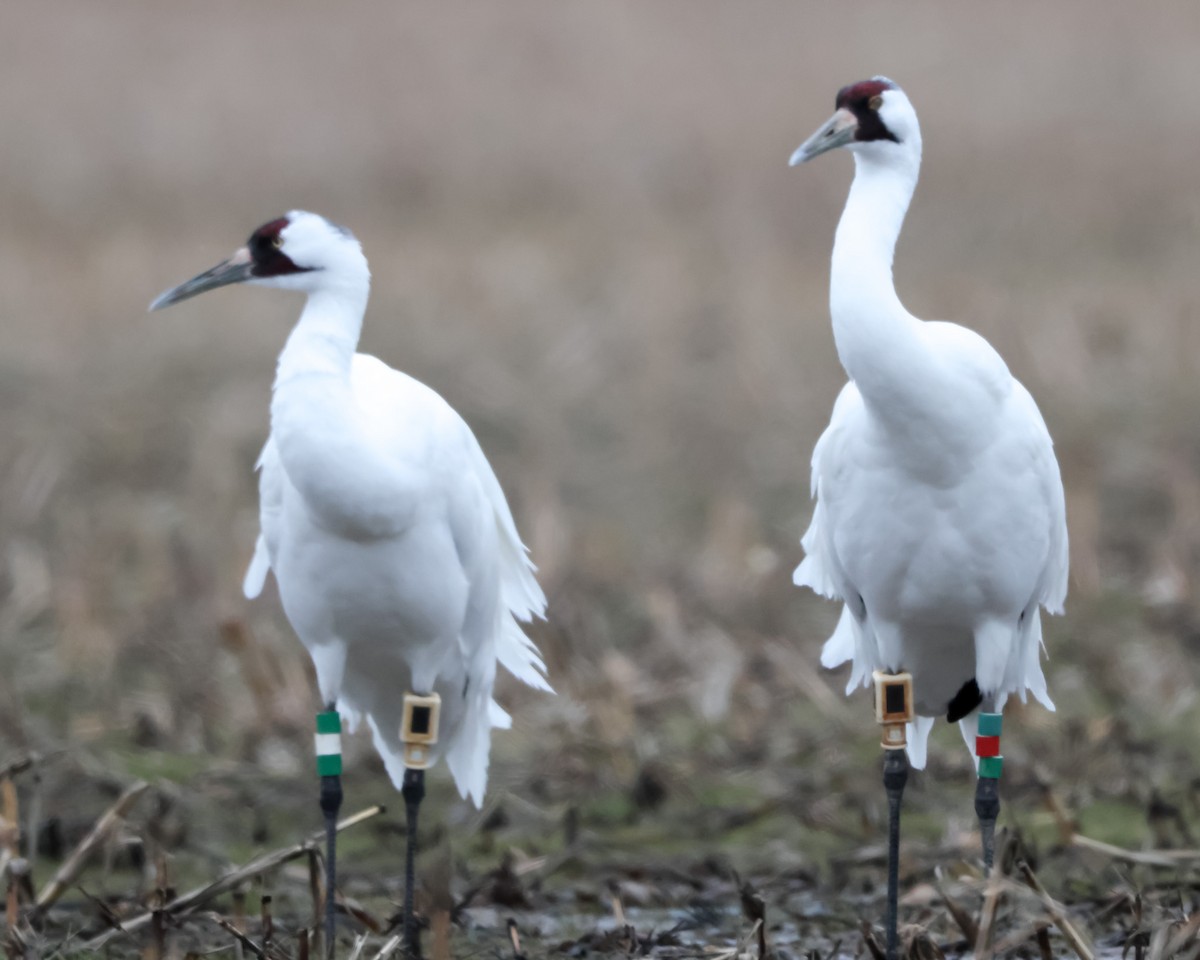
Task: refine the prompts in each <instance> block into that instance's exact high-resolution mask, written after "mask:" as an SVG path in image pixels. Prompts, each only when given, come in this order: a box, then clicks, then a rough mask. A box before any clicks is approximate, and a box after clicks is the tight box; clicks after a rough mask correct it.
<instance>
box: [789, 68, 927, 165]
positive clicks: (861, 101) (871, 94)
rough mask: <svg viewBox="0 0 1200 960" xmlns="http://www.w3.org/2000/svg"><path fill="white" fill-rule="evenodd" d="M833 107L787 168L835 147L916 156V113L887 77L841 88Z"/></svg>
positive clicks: (919, 133) (919, 141)
mask: <svg viewBox="0 0 1200 960" xmlns="http://www.w3.org/2000/svg"><path fill="white" fill-rule="evenodd" d="M835 106H836V107H837V109H836V110H835V111H834V114H833V116H832V117H830V118H829V119H828V120H827V121H825V123H823V124H822V125H821V126H820V127H819V128H818V130H817V132H816V133H814V134H813V135H812V136H811V137H809V138H808V139H807V140H805V141H804V143H802V144H801V145H800V146H799V148H797V150H796V152H795V153H793V154H792V159H791V161H790V165H791V166H793V167H794V166H796V165H797V164H800V163H805V162H807V161H809V160H811V159H812V158H813V157H818V156H820V155H821V154H822V153H827V152H828V151H830V150H836V149H837V148H839V147H845V148H847V149H849V150H852V151H855V152H856V153H877V154H879V155H880V156H882V157H887V156H889V155H893V154H896V153H897V151H911V150H912V149H913V148H914V147H915V149H916V150H917V152H918V154H919V152H920V149H921V132H920V128H919V126H918V125H917V114H916V111H915V110H913V107H912V104H911V103H910V102H909V100H908V97H907V96H905V94H904V91H903V90H901V89H900V88H899V87H898V86H896V84H895V83H893V82H892V81H891V80H889V79H888V78H887V77H872V78H871V79H870V80H860V81H859V82H858V83H852V84H850V85H849V86H845V87H842V89H841V90H839V91H838V95H837V101H836V103H835Z"/></svg>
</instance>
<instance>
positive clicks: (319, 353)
mask: <svg viewBox="0 0 1200 960" xmlns="http://www.w3.org/2000/svg"><path fill="white" fill-rule="evenodd" d="M368 291H369V287H368V285H367V284H366V283H362V284H356V285H351V284H346V285H344V286H337V287H333V288H330V289H321V290H317V291H314V292H313V293H310V294H309V296H308V300H307V301H306V302H305V304H304V310H303V312H302V313H301V314H300V319H299V321H297V323H296V326H295V328H294V329H293V330H292V332H291V334H290V335H289V336H288V339H287V345H286V346H285V347H284V348H283V352H282V353H281V354H280V355H279V364H278V366H277V367H276V370H275V391H276V393H278V392H279V391H280V390H281V389H282V388H284V387H286V386H287V385H288V384H289V383H291V382H292V381H293V380H295V379H297V378H302V377H309V376H314V375H315V376H318V377H328V378H333V379H341V380H346V379H347V378H348V377H349V375H350V361H351V359H352V358H353V356H354V353H355V351H356V350H357V349H358V338H359V336H360V335H361V334H362V322H363V314H364V313H365V312H366V309H367V294H368ZM328 386H329V385H328V384H326V387H328Z"/></svg>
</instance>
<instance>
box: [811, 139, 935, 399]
mask: <svg viewBox="0 0 1200 960" xmlns="http://www.w3.org/2000/svg"><path fill="white" fill-rule="evenodd" d="M892 159H893V160H898V161H899V162H892V163H886V164H885V163H881V162H879V160H877V159H875V158H872V157H869V156H865V155H860V154H858V153H855V154H854V163H855V175H854V183H853V184H852V185H851V187H850V197H849V199H848V200H847V201H846V209H845V210H844V211H843V212H842V219H841V221H840V222H839V223H838V228H837V237H836V239H835V240H834V244H833V268H832V273H831V279H830V289H829V308H830V314H831V315H832V317H833V336H834V340H835V342H836V343H837V349H838V356H839V358H840V359H841V361H842V366H843V367H845V368H846V372H847V373H848V374H849V375H850V377H851V379H853V380H854V382H855V383H856V384H857V385H858V388H859V390H860V391H861V392H862V394H863V396H864V397H866V398H867V400H868V402H871V401H875V402H876V403H878V404H879V405H881V406H885V407H887V406H890V405H892V404H894V403H896V402H897V401H898V400H899V399H900V398H902V397H903V395H904V394H905V393H906V391H907V390H909V389H911V384H912V383H913V380H914V377H916V376H919V371H920V368H921V367H922V366H924V364H925V362H926V358H925V357H924V356H923V353H924V346H923V344H922V342H921V337H920V330H919V327H920V321H919V320H917V319H916V318H915V317H913V316H912V315H911V314H910V313H909V312H908V311H907V310H905V309H904V306H903V305H902V304H901V303H900V298H899V297H897V296H896V287H895V284H894V283H893V281H892V256H893V254H894V252H895V249H896V239H897V237H898V236H899V235H900V227H901V225H902V224H903V223H904V215H905V213H907V211H908V205H909V201H910V200H911V199H912V194H913V190H914V189H915V187H916V185H917V173H918V170H919V168H920V154H919V153H916V152H914V154H913V155H912V156H911V158H892ZM906 159H910V160H911V162H904V161H905V160H906Z"/></svg>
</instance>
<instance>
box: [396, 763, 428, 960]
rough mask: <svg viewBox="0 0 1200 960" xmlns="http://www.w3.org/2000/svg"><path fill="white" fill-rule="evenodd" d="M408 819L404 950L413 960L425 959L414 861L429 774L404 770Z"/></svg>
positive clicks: (401, 791) (403, 793)
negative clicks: (415, 907) (416, 909)
mask: <svg viewBox="0 0 1200 960" xmlns="http://www.w3.org/2000/svg"><path fill="white" fill-rule="evenodd" d="M400 795H401V796H402V797H403V798H404V810H405V814H406V817H407V820H408V823H407V827H408V842H407V849H406V851H405V862H404V950H405V952H406V953H407V954H408V956H409V960H421V931H420V928H419V927H418V926H417V919H416V917H415V916H414V913H413V892H414V890H415V886H414V884H415V869H414V861H415V859H416V855H417V810H418V809H419V808H420V806H421V801H422V800H424V799H425V771H424V770H413V769H411V768H410V769H408V770H405V771H404V786H403V787H401V788H400Z"/></svg>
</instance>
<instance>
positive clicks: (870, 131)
mask: <svg viewBox="0 0 1200 960" xmlns="http://www.w3.org/2000/svg"><path fill="white" fill-rule="evenodd" d="M893 89H895V87H894V86H893V85H892V83H891V82H890V81H886V80H880V79H874V80H863V81H860V82H859V83H852V84H850V85H849V86H848V87H842V89H841V90H839V91H838V95H837V107H838V109H844V110H849V111H850V112H851V113H853V114H854V116H855V118H856V119H857V120H858V129H857V130H856V131H855V133H854V139H855V140H857V141H859V142H860V143H868V142H870V141H872V140H891V141H892V143H899V142H900V141H899V139H898V138H897V137H896V135H895V134H894V133H892V131H891V130H889V129H888V128H887V125H886V124H885V123H884V122H883V120H882V118H881V117H880V116H879V111H878V110H872V109H871V100H872V99H874V98H875V97H878V96H882V95H883V94H884V93H885V92H887V91H888V90H893Z"/></svg>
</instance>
